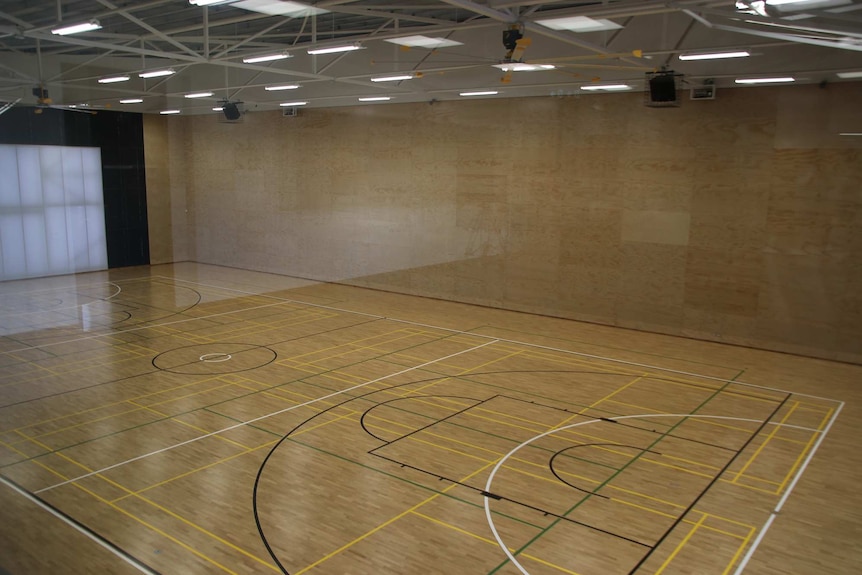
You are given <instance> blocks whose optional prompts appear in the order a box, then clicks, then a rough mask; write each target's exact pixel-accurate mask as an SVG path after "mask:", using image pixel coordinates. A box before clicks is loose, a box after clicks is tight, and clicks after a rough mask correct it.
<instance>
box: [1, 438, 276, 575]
mask: <svg viewBox="0 0 862 575" xmlns="http://www.w3.org/2000/svg"><path fill="white" fill-rule="evenodd" d="M36 443H38V442H36ZM12 449H14V450H15V451H18V453H20V454H21V455H24V456H26V454H25V453H23V452H21V451H19V450H18V449H15V448H14V447H13V448H12ZM67 459H68V458H67ZM33 463H35V464H36V465H38V466H39V467H41V468H43V469H45V470H46V471H48V472H49V473H53V474H54V475H56V476H57V477H59V478H60V479H63V480H64V481H68V480H69V477H66V476H65V475H63V474H62V473H60V472H59V471H56V470H54V469H52V468H51V467H49V466H48V465H46V464H44V463H42V462H41V461H35V460H34V461H33ZM73 463H75V464H76V465H78V466H80V467H84V466H82V465H81V464H80V463H78V462H75V461H73ZM99 477H100V478H101V479H103V480H104V478H103V477H101V476H99ZM106 481H107V480H106ZM72 485H74V486H75V487H76V488H78V489H80V490H81V491H83V492H84V493H86V494H88V495H90V496H91V497H93V498H94V499H96V500H97V501H99V502H101V503H104V504H105V505H107V506H109V507H110V508H112V509H114V510H115V511H119V512H120V513H122V514H123V515H127V516H128V517H130V518H131V519H134V520H135V521H137V522H138V523H140V524H141V525H143V526H145V527H147V528H148V529H151V530H152V531H155V532H156V533H158V534H159V535H161V536H162V537H164V538H166V539H168V540H169V541H172V542H173V543H176V544H177V545H179V546H180V547H182V548H183V549H185V550H186V551H190V552H192V553H193V554H194V555H197V556H198V557H200V558H201V559H203V560H204V561H207V562H208V563H212V564H213V565H215V566H216V567H218V568H219V569H221V570H222V571H225V572H226V573H230V574H231V575H240V574H239V573H237V572H235V571H232V570H231V569H228V568H227V567H225V566H224V565H222V564H221V563H219V562H218V561H216V560H215V559H212V558H210V557H208V556H206V555H204V554H203V553H201V552H200V551H198V550H197V549H195V548H194V547H191V546H190V545H187V544H185V543H183V542H182V541H180V540H179V539H177V538H176V537H174V536H172V535H170V534H168V533H166V532H165V531H163V530H161V529H159V528H158V527H156V526H155V525H152V524H150V523H149V522H147V521H145V520H143V519H141V518H140V517H138V516H137V515H134V514H133V513H131V512H130V511H126V510H125V509H123V508H122V507H120V506H118V505H115V504H114V503H112V502H111V501H108V500H107V499H105V498H104V497H102V496H100V495H98V494H97V493H95V492H93V491H91V490H89V489H87V488H86V487H84V486H83V485H79V484H78V483H77V482H75V483H73V484H72ZM142 499H143V498H142ZM271 567H272V568H273V569H275V570H276V571H279V569H278V568H277V567H275V566H274V565H271Z"/></svg>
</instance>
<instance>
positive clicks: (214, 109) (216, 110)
mask: <svg viewBox="0 0 862 575" xmlns="http://www.w3.org/2000/svg"><path fill="white" fill-rule="evenodd" d="M213 112H224V106H216V107H215V108H213Z"/></svg>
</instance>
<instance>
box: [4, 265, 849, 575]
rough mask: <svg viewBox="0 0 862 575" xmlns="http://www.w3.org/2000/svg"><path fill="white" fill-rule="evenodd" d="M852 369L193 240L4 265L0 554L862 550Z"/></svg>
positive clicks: (777, 553)
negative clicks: (124, 254)
mask: <svg viewBox="0 0 862 575" xmlns="http://www.w3.org/2000/svg"><path fill="white" fill-rule="evenodd" d="M860 375H862V368H860V367H859V366H853V365H849V364H840V363H832V362H827V361H822V360H814V359H807V358H802V357H797V356H792V355H784V354H777V353H771V352H764V351H758V350H751V349H745V348H739V347H732V346H726V345H721V344H717V343H707V342H698V341H693V340H687V339H682V338H674V337H669V336H661V335H655V334H647V333H639V332H633V331H627V330H620V329H615V328H610V327H604V326H598V325H591V324H584V323H578V322H571V321H565V320H559V319H554V318H549V317H539V316H532V315H528V314H521V313H515V312H506V311H501V310H494V309H488V308H481V307H474V306H469V305H464V304H457V303H452V302H443V301H437V300H430V299H423V298H418V297H411V296H403V295H398V294H391V293H384V292H379V291H373V290H366V289H362V288H356V287H350V286H344V285H333V284H319V283H314V282H309V281H305V280H299V279H294V278H288V277H282V276H274V275H268V274H260V273H255V272H245V271H241V270H235V269H228V268H219V267H215V266H206V265H197V264H176V265H171V266H152V267H146V268H128V269H123V270H113V271H111V272H104V273H90V274H83V275H78V276H64V277H56V278H44V279H39V280H25V281H18V282H6V283H0V505H2V507H3V514H2V516H3V520H2V525H0V569H5V570H7V571H9V572H10V573H11V574H13V575H18V574H25V573H26V574H38V573H55V572H58V569H61V570H62V571H63V572H65V573H96V572H99V573H141V572H143V573H163V574H173V573H177V574H192V573H201V574H203V573H207V574H209V573H233V574H237V575H244V574H252V573H276V574H278V573H289V574H291V575H300V574H302V573H311V574H324V573H329V574H346V573H354V574H365V573H369V574H370V573H404V574H413V573H416V574H418V573H423V574H425V573H446V574H451V573H458V574H464V575H468V574H482V575H492V574H495V573H499V574H500V575H506V574H512V575H516V574H518V573H522V574H532V575H540V574H554V573H569V574H577V575H626V574H635V573H636V574H638V575H642V574H655V575H658V574H662V573H663V574H667V575H671V574H687V573H688V574H690V573H696V574H702V575H727V574H737V573H742V572H745V573H746V574H750V573H799V574H802V573H821V574H822V573H842V574H844V573H846V574H850V573H857V572H858V566H859V564H860V563H862V551H860V549H859V547H860V538H859V537H858V535H857V534H858V533H859V530H860V528H862V519H860V508H862V505H860V501H862V497H860V495H859V490H858V488H857V485H858V482H859V480H860V479H862V469H860V459H862V458H860V456H859V454H858V446H857V439H858V436H859V435H858V434H859V431H860V430H859V427H860V425H859V421H860V417H859V408H858V405H859V400H860V390H859V389H858V388H859V384H860Z"/></svg>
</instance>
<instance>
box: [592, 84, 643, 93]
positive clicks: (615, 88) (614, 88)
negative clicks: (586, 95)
mask: <svg viewBox="0 0 862 575" xmlns="http://www.w3.org/2000/svg"><path fill="white" fill-rule="evenodd" d="M631 89H632V87H631V86H629V85H628V84H597V85H592V84H591V85H589V86H581V90H587V91H598V90H604V91H606V92H620V91H622V90H631Z"/></svg>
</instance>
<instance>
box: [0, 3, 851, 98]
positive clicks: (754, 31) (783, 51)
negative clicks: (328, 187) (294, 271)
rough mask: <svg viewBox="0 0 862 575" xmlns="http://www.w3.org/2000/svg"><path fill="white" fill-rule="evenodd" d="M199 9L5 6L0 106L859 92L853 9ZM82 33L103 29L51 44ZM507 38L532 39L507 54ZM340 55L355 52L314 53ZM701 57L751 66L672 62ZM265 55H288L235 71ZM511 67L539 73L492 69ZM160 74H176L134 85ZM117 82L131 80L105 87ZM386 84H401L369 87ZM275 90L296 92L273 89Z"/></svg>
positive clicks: (0, 25) (0, 17)
mask: <svg viewBox="0 0 862 575" xmlns="http://www.w3.org/2000/svg"><path fill="white" fill-rule="evenodd" d="M193 2H194V3H193ZM207 2H213V0H3V2H2V3H0V102H9V101H14V100H17V99H18V98H20V99H21V100H20V103H21V104H35V103H37V102H38V100H39V98H40V97H41V98H42V99H43V101H44V100H45V99H46V96H48V97H50V99H51V100H52V101H53V102H54V103H55V104H65V105H79V106H80V105H84V106H90V107H93V108H96V107H110V108H112V109H122V110H128V111H137V112H145V113H157V112H160V111H163V110H165V109H168V108H174V109H180V110H182V112H183V113H186V114H197V113H213V112H212V109H213V107H216V106H218V105H219V102H220V101H224V100H228V101H230V102H242V107H243V108H244V109H245V110H247V111H253V110H273V109H278V107H279V104H284V103H289V102H307V104H306V105H307V106H308V107H329V106H347V105H351V106H352V105H361V104H365V103H368V104H369V105H371V104H373V103H376V102H379V101H380V100H372V101H369V102H365V101H360V100H359V98H374V97H377V98H382V97H388V98H390V99H389V100H388V101H389V102H417V101H433V100H450V99H458V98H460V97H461V96H460V94H461V93H463V92H473V91H479V92H493V91H495V92H497V94H494V95H488V96H487V97H495V98H500V97H524V96H560V95H574V94H580V93H585V91H584V88H585V87H587V88H588V89H589V88H590V87H596V86H604V85H607V84H622V85H625V86H628V87H629V88H628V89H633V90H644V89H645V82H646V80H645V78H646V76H645V74H646V73H648V72H654V71H657V70H662V69H667V70H672V71H673V72H675V73H676V74H681V75H682V76H681V78H682V79H683V80H684V84H683V85H684V86H685V87H697V86H702V85H705V84H712V85H714V86H716V87H718V88H721V87H727V86H736V85H737V84H736V81H737V80H738V79H740V78H749V79H750V78H754V79H757V78H764V77H785V78H793V81H795V82H797V83H822V82H841V81H853V74H852V73H853V72H860V71H862V0H758V1H736V2H735V1H732V0H724V1H716V0H677V1H674V2H660V1H650V0H593V1H573V0H558V1H554V0H487V1H486V2H484V3H481V2H478V1H474V0H321V1H319V2H316V3H300V2H296V1H292V0H291V1H288V0H221V1H219V0H215V3H213V4H211V5H204V4H206V3H207ZM561 19H564V20H561ZM91 21H94V22H96V23H97V25H98V26H100V27H99V28H98V29H94V30H92V31H88V32H81V33H75V34H69V35H58V34H55V33H52V30H57V29H58V28H60V27H62V26H66V25H71V24H78V23H88V22H91ZM506 32H514V33H515V37H517V35H519V34H520V35H522V36H523V38H525V39H527V40H526V41H524V42H522V43H521V45H520V46H519V47H518V49H517V50H515V51H514V52H512V51H510V48H511V46H509V47H507V46H506V45H504V41H503V36H504V33H506ZM415 36H420V37H424V40H422V39H420V40H418V43H419V44H420V45H419V46H412V47H411V46H405V45H403V42H404V40H403V39H404V38H405V37H415ZM510 39H511V37H510ZM414 40H415V39H414ZM527 44H528V45H527ZM343 45H350V46H352V47H353V48H355V49H354V50H351V51H347V52H338V53H330V54H320V55H312V54H309V53H308V50H310V49H314V48H332V47H335V46H343ZM704 52H705V53H715V52H747V53H748V54H749V55H748V56H747V57H733V58H722V59H695V60H681V59H680V56H683V57H685V56H687V55H691V54H699V53H704ZM270 55H272V56H281V58H280V59H277V60H270V61H265V62H246V61H244V60H249V59H250V58H253V57H255V56H270ZM506 63H509V64H514V63H518V64H521V66H519V67H525V66H523V65H524V64H531V65H533V67H534V68H538V69H536V70H533V71H521V70H517V69H516V71H506V70H503V69H500V68H499V67H494V65H495V64H496V65H498V66H499V65H501V64H506ZM156 69H170V70H172V71H173V72H174V73H173V74H171V75H169V76H163V77H156V78H141V77H139V74H140V73H143V72H146V71H152V70H156ZM839 73H840V74H841V76H839V75H838V74H839ZM848 74H849V76H848ZM860 75H862V74H860ZM117 76H120V77H122V76H128V80H125V81H117V82H113V83H103V82H100V81H99V80H103V81H104V80H105V79H107V78H111V77H117ZM391 76H407V78H406V79H402V80H387V81H375V80H379V78H380V77H391ZM788 81H789V80H788ZM284 85H289V86H298V87H296V88H292V89H285V90H267V89H266V88H267V87H269V88H272V87H274V86H284ZM39 87H41V91H40V90H39V89H37V88H39ZM46 92H47V94H46ZM208 92H212V95H211V96H202V97H199V98H187V97H186V96H187V95H188V94H200V93H204V94H206V93H208ZM137 99H140V100H142V101H141V102H136V103H128V104H120V100H137Z"/></svg>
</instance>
